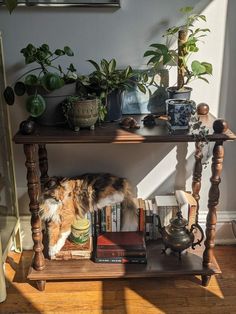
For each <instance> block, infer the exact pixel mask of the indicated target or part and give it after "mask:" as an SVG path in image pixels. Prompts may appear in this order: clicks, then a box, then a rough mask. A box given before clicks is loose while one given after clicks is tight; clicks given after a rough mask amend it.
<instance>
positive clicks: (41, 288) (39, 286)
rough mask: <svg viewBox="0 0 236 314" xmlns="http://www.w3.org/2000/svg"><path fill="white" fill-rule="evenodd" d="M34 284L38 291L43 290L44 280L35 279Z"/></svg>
mask: <svg viewBox="0 0 236 314" xmlns="http://www.w3.org/2000/svg"><path fill="white" fill-rule="evenodd" d="M36 285H37V288H38V290H39V291H44V290H45V285H46V280H36Z"/></svg>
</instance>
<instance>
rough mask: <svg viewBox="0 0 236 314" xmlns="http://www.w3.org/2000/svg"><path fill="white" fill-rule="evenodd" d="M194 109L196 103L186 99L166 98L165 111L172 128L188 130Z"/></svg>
mask: <svg viewBox="0 0 236 314" xmlns="http://www.w3.org/2000/svg"><path fill="white" fill-rule="evenodd" d="M195 111H196V103H195V102H194V101H193V100H186V99H167V100H166V112H167V114H168V116H169V123H170V127H171V129H172V130H188V129H189V122H190V118H191V115H192V114H194V113H195Z"/></svg>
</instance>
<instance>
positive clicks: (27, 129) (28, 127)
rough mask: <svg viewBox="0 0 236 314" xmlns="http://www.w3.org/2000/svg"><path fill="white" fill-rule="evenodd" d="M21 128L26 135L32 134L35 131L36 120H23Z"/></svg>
mask: <svg viewBox="0 0 236 314" xmlns="http://www.w3.org/2000/svg"><path fill="white" fill-rule="evenodd" d="M19 129H20V132H21V133H22V134H24V135H28V134H32V133H34V132H35V122H34V121H32V120H25V121H22V122H21V124H20V128H19Z"/></svg>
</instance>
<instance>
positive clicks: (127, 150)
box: [0, 0, 236, 212]
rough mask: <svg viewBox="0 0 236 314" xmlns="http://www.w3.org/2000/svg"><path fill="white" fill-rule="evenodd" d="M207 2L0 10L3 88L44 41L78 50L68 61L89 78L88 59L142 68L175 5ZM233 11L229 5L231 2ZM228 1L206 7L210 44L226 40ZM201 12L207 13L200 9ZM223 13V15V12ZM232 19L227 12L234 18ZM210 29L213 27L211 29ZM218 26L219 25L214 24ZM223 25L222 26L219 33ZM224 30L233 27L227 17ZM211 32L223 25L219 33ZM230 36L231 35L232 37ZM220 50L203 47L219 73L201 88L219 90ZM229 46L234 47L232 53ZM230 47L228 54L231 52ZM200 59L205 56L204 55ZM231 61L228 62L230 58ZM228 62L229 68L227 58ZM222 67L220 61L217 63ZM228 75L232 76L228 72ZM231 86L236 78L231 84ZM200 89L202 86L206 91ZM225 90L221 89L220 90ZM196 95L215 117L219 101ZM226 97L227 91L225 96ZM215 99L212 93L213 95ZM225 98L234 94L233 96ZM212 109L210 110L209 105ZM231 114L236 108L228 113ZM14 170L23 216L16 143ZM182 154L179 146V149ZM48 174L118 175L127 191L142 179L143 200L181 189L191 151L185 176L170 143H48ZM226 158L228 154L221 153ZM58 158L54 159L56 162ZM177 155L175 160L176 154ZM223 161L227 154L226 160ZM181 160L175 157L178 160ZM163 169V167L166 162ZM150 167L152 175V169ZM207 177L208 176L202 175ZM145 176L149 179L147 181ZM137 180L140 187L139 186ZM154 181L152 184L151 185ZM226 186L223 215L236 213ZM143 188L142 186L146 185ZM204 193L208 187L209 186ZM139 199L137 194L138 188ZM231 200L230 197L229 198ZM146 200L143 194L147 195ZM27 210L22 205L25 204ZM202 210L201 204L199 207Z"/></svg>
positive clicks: (16, 114)
mask: <svg viewBox="0 0 236 314" xmlns="http://www.w3.org/2000/svg"><path fill="white" fill-rule="evenodd" d="M208 2H211V1H207V0H202V1H201V0H199V1H197V0H192V1H191V0H179V1H175V0H165V1H162V0H122V1H121V3H122V8H121V9H119V10H115V11H114V10H102V9H78V8H73V9H72V8H67V9H52V8H50V9H47V8H18V9H17V10H16V11H15V12H14V13H13V14H12V15H11V16H10V15H9V14H8V13H7V12H6V10H4V9H3V8H0V29H1V30H2V32H3V39H4V48H5V49H4V50H5V63H6V71H7V78H8V82H12V81H13V80H14V78H16V77H18V76H19V74H20V73H21V69H22V68H23V67H24V65H23V59H22V56H21V55H20V53H19V51H20V49H21V48H22V47H24V46H26V45H27V44H28V43H29V42H32V43H34V44H36V45H37V44H41V43H44V42H46V43H49V44H50V46H52V48H60V47H63V46H64V45H69V46H71V47H72V48H73V50H74V51H76V52H77V51H78V55H76V56H75V58H74V63H75V64H77V65H78V69H79V70H80V72H88V71H90V70H91V68H90V67H89V65H88V64H87V63H86V61H85V60H86V59H89V58H93V59H97V60H99V59H101V58H112V57H115V58H117V59H118V63H119V65H120V66H122V65H127V64H130V65H132V66H141V65H142V64H143V63H144V59H143V58H142V55H143V53H144V51H145V50H146V49H147V47H148V45H149V44H150V43H151V42H153V41H155V40H158V41H159V40H160V39H161V37H160V36H161V34H162V31H163V29H166V26H167V25H168V23H169V21H170V20H171V22H170V25H172V24H173V22H176V21H178V20H179V19H180V15H179V14H178V13H176V12H177V11H178V9H179V8H180V7H183V6H186V5H194V4H195V5H197V6H198V7H199V8H205V6H206V5H207V4H208ZM230 2H231V5H234V6H235V3H233V2H234V1H230ZM226 6H227V1H226V0H223V1H221V0H214V1H212V2H211V6H209V8H210V9H209V11H210V12H212V21H211V25H213V28H214V29H212V34H211V35H210V36H213V37H211V40H210V42H216V40H215V39H214V38H215V37H217V36H219V38H221V39H222V38H223V35H224V25H223V24H224V12H222V7H225V8H226ZM206 9H207V8H206ZM223 11H224V10H223ZM232 14H233V13H231V15H232ZM213 23H214V24H213ZM219 25H220V26H219ZM221 25H223V26H222V27H221ZM227 26H228V27H232V26H234V21H233V15H232V16H231V19H230V21H229V23H228V22H227ZM217 27H221V32H220V31H219V30H218V28H217ZM214 36H215V37H214ZM231 36H233V34H231ZM231 44H232V45H234V46H235V41H233V40H231ZM218 46H219V49H218V50H217V51H214V50H212V49H211V47H207V46H206V47H207V48H205V49H206V51H204V52H203V53H204V54H207V56H209V61H210V62H212V63H213V64H215V68H216V69H217V70H216V71H215V74H214V78H213V79H212V84H210V85H209V86H207V88H213V87H214V86H215V85H214V84H216V86H219V85H220V83H221V80H220V76H221V73H220V67H219V60H221V57H222V53H221V51H223V43H222V40H221V41H219V45H218ZM234 48H235V47H234ZM229 49H230V48H229ZM204 58H205V57H204ZM230 62H231V60H230ZM232 62H233V63H232V64H234V65H235V61H234V58H233V57H232ZM220 64H221V62H220ZM231 71H232V77H233V75H234V72H233V67H232V66H231ZM234 81H235V80H234ZM204 87H205V85H204ZM224 88H225V89H227V86H224ZM200 90H201V91H202V87H201V88H200V89H199V90H197V89H196V90H195V91H194V97H196V98H194V99H196V101H197V102H199V101H207V102H212V103H210V105H211V106H212V110H213V112H217V110H218V102H215V101H210V100H211V99H214V97H213V94H214V92H211V91H210V92H209V91H207V92H205V93H204V94H203V96H202V95H201V97H200V96H199V95H198V94H199V91H200ZM229 92H230V93H231V91H230V90H229ZM217 95H218V92H217ZM231 95H233V94H232V93H231ZM213 103H214V104H213ZM233 105H234V103H233V96H232V97H231V99H229V101H228V102H227V110H225V111H224V112H222V115H223V116H224V115H225V116H227V118H230V117H231V119H229V120H231V121H230V122H231V124H232V125H233V123H234V120H233V118H232V116H231V112H233V111H231V110H233V109H231V107H233ZM234 110H235V109H234ZM10 111H11V120H12V128H13V131H14V132H15V131H16V130H17V128H18V125H19V123H20V121H22V120H23V119H24V118H25V117H26V113H25V110H24V105H23V103H22V101H20V100H19V102H18V104H16V105H15V106H14V107H13V108H11V110H10ZM226 146H227V147H226V148H227V150H229V151H230V152H231V154H228V155H230V156H228V157H227V164H226V168H225V169H226V170H225V172H224V179H225V181H226V183H227V186H228V185H229V186H233V184H234V181H233V179H234V178H233V177H235V176H233V175H232V169H233V167H234V163H233V162H234V160H233V155H234V153H235V145H234V144H232V145H226ZM14 151H15V162H16V163H15V164H16V176H17V188H18V192H19V198H20V204H21V206H20V207H21V208H20V210H21V212H27V210H28V209H27V208H24V207H23V205H22V204H25V198H26V196H25V182H26V181H25V167H24V156H23V152H22V147H21V146H17V145H14ZM178 151H180V152H181V151H182V155H183V152H184V147H183V145H182V144H180V145H179V150H178ZM48 153H49V159H50V174H54V175H56V174H60V175H75V174H79V173H83V172H87V171H109V172H112V173H115V174H117V175H121V176H126V177H128V178H129V179H130V180H131V182H132V184H133V186H134V187H136V186H142V184H143V183H144V184H145V180H146V178H147V177H148V180H147V181H146V182H148V183H147V184H149V186H147V187H146V190H148V189H149V190H150V193H149V195H151V194H152V193H157V192H172V191H173V190H174V188H182V187H184V186H185V179H187V178H188V177H189V176H190V168H191V167H190V164H191V162H192V161H193V157H192V156H191V151H190V153H189V155H190V157H189V162H188V164H187V169H186V170H185V169H184V167H185V166H183V165H182V170H181V171H183V170H184V171H183V172H181V173H180V172H177V173H176V172H175V167H176V158H175V155H176V147H175V145H174V144H160V145H159V144H155V145H151V144H140V145H128V144H127V145H76V146H73V145H64V146H62V145H60V146H56V145H54V146H53V145H52V146H51V147H50V148H49V151H48ZM168 153H170V154H171V160H170V161H169V162H168V163H169V164H171V165H172V166H173V169H172V170H173V171H169V170H170V169H168V167H167V168H166V175H165V174H163V169H162V172H161V171H160V172H161V173H162V175H161V176H160V175H159V173H160V172H159V170H158V164H161V162H162V161H163V160H164V158H165V156H166V154H168ZM227 153H228V152H227ZM58 156H59V157H58ZM180 156H181V154H180ZM226 156H227V154H226ZM178 158H180V157H178ZM168 163H167V164H168ZM155 169H156V170H155ZM208 172H209V171H208ZM150 175H152V176H153V177H152V178H151V180H149V179H150ZM204 180H205V181H207V182H209V179H208V174H207V173H205V172H204V174H203V181H204ZM140 182H142V184H141V185H140ZM150 182H152V183H150ZM226 183H224V184H223V185H222V186H223V189H224V192H225V193H226V197H225V198H224V202H223V203H222V209H224V210H235V209H236V206H235V197H236V196H233V195H232V197H231V198H230V199H229V197H228V194H227V188H226V185H225V184H226ZM147 184H146V185H147ZM207 187H208V185H207ZM139 194H140V195H142V191H140V190H139ZM235 194H236V193H235ZM149 195H147V196H149ZM206 198H207V191H206V189H204V190H203V197H202V199H203V200H205V199H206ZM24 206H25V205H24ZM205 206H206V205H205Z"/></svg>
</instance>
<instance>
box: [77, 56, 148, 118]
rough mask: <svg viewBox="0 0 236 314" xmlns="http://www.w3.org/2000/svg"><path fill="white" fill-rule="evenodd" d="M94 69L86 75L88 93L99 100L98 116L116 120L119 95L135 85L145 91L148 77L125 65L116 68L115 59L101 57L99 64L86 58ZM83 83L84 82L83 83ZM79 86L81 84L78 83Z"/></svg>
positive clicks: (119, 104) (118, 112)
mask: <svg viewBox="0 0 236 314" xmlns="http://www.w3.org/2000/svg"><path fill="white" fill-rule="evenodd" d="M88 62H89V63H91V64H92V65H93V66H94V68H95V71H93V72H92V73H91V74H90V75H89V76H88V81H87V83H86V84H85V85H86V88H87V90H88V92H89V93H90V94H95V95H96V96H97V97H98V98H99V99H100V101H101V104H100V106H99V108H100V109H99V110H100V118H101V120H103V119H105V120H107V121H116V120H119V119H120V118H121V115H122V108H121V95H122V92H123V91H125V90H128V89H130V88H133V87H134V86H137V88H138V89H139V90H140V91H142V92H143V93H145V92H146V83H147V80H148V77H146V76H145V75H143V76H141V75H140V73H138V72H136V71H135V70H133V69H132V68H131V66H127V67H126V68H125V69H122V70H120V69H117V62H116V60H115V59H111V60H109V61H108V60H106V59H102V60H101V61H100V64H98V63H97V62H95V61H94V60H88ZM83 85H84V84H83ZM79 86H80V88H81V85H79Z"/></svg>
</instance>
